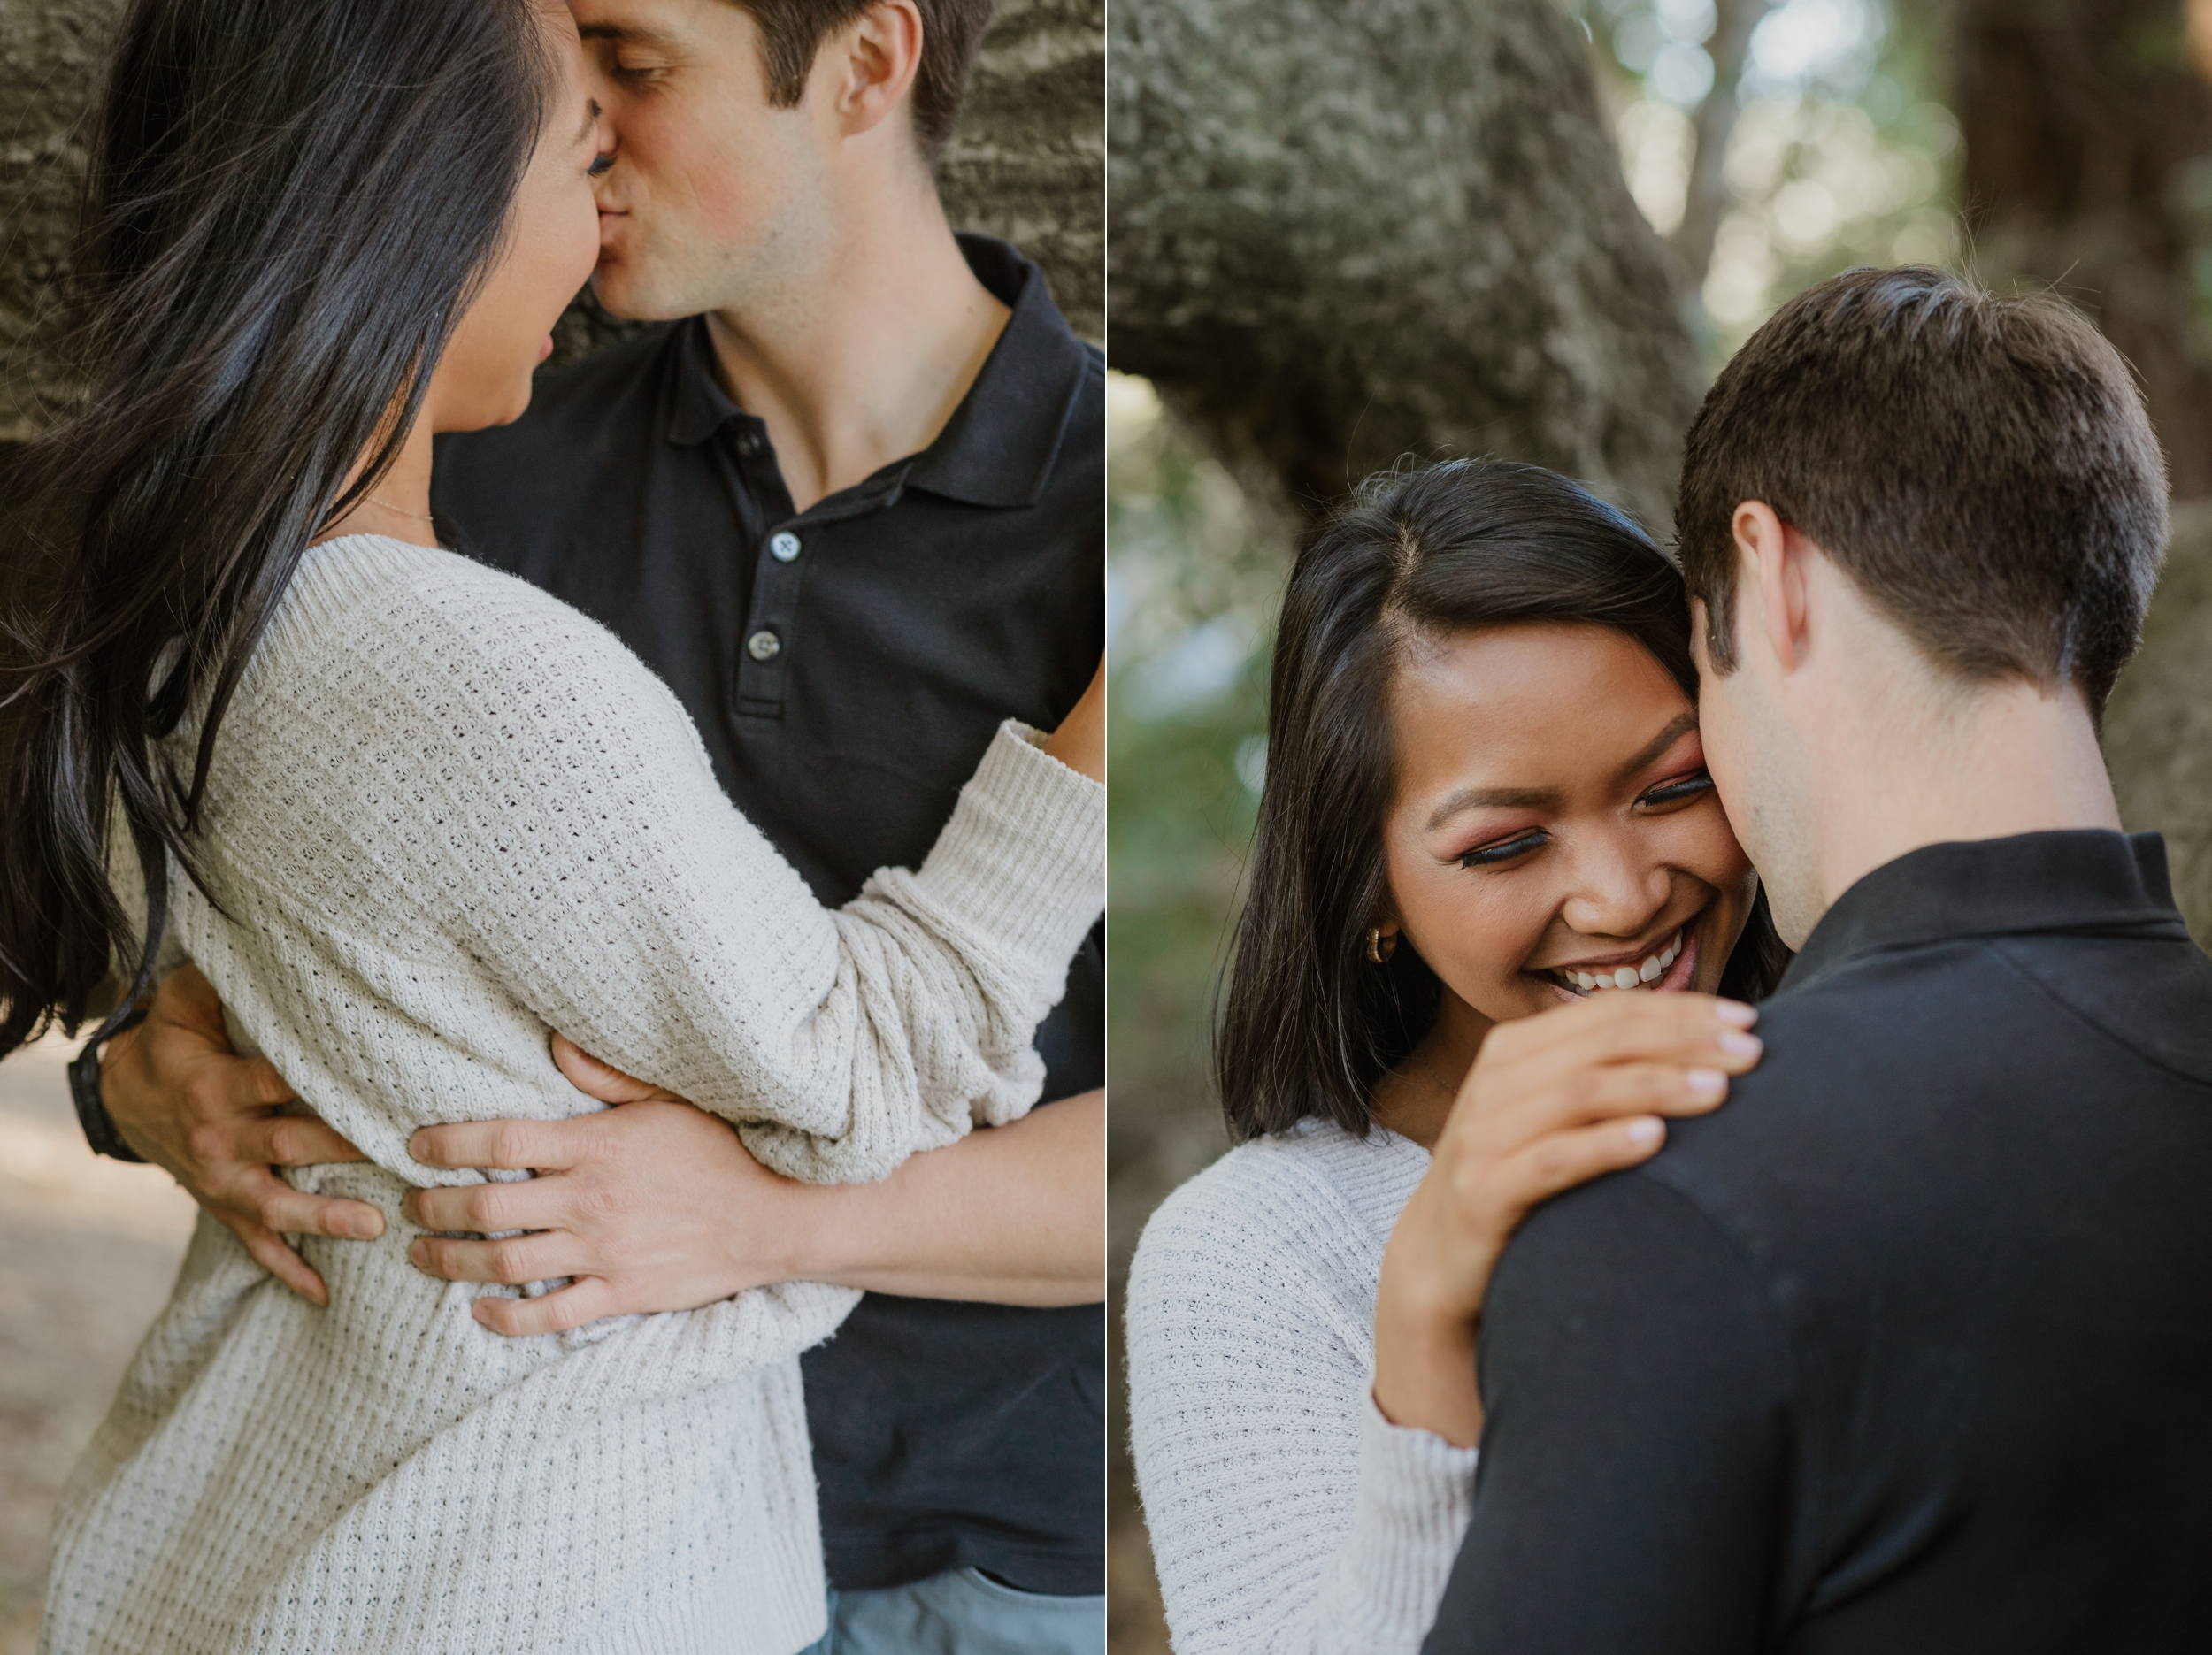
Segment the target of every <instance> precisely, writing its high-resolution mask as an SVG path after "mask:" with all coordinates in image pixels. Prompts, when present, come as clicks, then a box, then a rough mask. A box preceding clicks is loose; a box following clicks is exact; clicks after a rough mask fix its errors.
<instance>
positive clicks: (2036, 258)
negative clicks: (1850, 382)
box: [1955, 0, 2212, 500]
mask: <svg viewBox="0 0 2212 1655" xmlns="http://www.w3.org/2000/svg"><path fill="white" fill-rule="evenodd" d="M1955 61H1956V74H1957V91H1956V96H1955V104H1956V113H1957V115H1958V117H1959V124H1960V128H1961V131H1962V134H1963V135H1964V138H1965V142H1966V190H1965V197H1966V204H1967V209H1968V213H1969V220H1970V226H1971V227H1972V230H1973V241H1974V247H1975V255H1976V262H1977V264H1978V266H1979V267H1980V272H1981V274H1982V276H1983V278H1984V280H1990V281H1993V282H1996V281H2002V280H2006V279H2008V278H2010V277H2013V276H2027V277H2030V278H2032V279H2033V280H2037V281H2039V282H2047V283H2053V284H2055V285H2056V286H2057V287H2059V289H2060V291H2061V292H2062V293H2063V294H2065V295H2066V296H2067V297H2069V298H2070V299H2072V300H2073V301H2074V302H2075V303H2078V304H2080V305H2081V306H2082V307H2083V308H2084V309H2085V310H2088V311H2089V312H2090V313H2091V314H2092V315H2093V316H2094V317H2095V318H2097V321H2098V323H2099V325H2100V326H2101V327H2102V328H2103V329H2104V331H2105V333H2106V335H2107V336H2108V338H2110V339H2111V341H2112V342H2113V343H2114V344H2115V345H2116V346H2118V347H2119V349H2120V350H2121V351H2122V353H2123V354H2124V355H2125V356H2127V358H2128V360H2129V361H2131V362H2132V363H2133V364H2135V367H2136V371H2137V372H2139V373H2140V374H2141V375H2142V376H2143V386H2144V390H2145V392H2146V394H2147V396H2148V398H2149V402H2150V410H2151V418H2152V419H2153V420H2154V422H2155V423H2156V425H2157V427H2158V433H2159V436H2160V438H2161V440H2162V441H2163V442H2164V443H2165V445H2166V453H2167V457H2168V460H2169V463H2170V465H2171V467H2172V471H2173V484H2174V493H2175V494H2176V495H2177V497H2178V498H2180V499H2184V500H2200V499H2205V498H2208V497H2212V351H2208V349H2207V339H2206V332H2207V304H2206V295H2205V294H2204V293H2203V292H2202V291H2200V279H2199V278H2198V276H2197V274H2196V272H2195V269H2194V265H2195V264H2196V262H2197V260H2198V259H2199V258H2200V257H2202V251H2203V249H2206V248H2207V247H2208V245H2212V88H2207V86H2206V85H2205V83H2204V81H2203V80H2202V79H2200V77H2199V75H2198V74H2197V73H2195V72H2194V71H2193V68H2192V65H2191V63H2190V58H2189V42H2188V36H2187V34H2186V30H2185V12H2184V8H2183V7H2182V6H2181V5H2180V4H2177V0H1962V3H1961V4H1960V8H1959V11H1958V22H1957V27H1956V35H1955Z"/></svg>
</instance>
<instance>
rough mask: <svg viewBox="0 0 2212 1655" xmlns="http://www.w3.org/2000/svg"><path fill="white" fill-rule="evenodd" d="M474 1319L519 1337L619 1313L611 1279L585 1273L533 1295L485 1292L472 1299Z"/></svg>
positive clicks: (561, 1330) (580, 1325) (552, 1330)
mask: <svg viewBox="0 0 2212 1655" xmlns="http://www.w3.org/2000/svg"><path fill="white" fill-rule="evenodd" d="M473 1314H474V1315H475V1317H476V1319H477V1321H479V1322H481V1323H483V1324H484V1326H486V1327H488V1328H489V1329H491V1330H492V1331H493V1332H494V1333H502V1334H504V1335H506V1336H507V1337H509V1338H511V1339H512V1338H519V1337H522V1336H523V1335H525V1334H530V1333H566V1332H567V1331H568V1330H569V1329H571V1328H580V1327H582V1326H583V1325H584V1324H585V1323H586V1322H596V1321H598V1320H599V1318H600V1317H602V1316H613V1315H619V1314H622V1306H621V1304H620V1303H619V1302H618V1299H617V1296H616V1293H615V1291H614V1288H613V1286H612V1284H611V1283H608V1282H605V1281H603V1280H602V1279H601V1278H600V1277H598V1276H584V1277H583V1278H582V1279H580V1280H579V1281H576V1282H572V1283H570V1284H569V1285H568V1286H566V1287H564V1288H562V1289H560V1290H559V1291H557V1292H551V1293H545V1294H541V1296H540V1297H538V1298H536V1299H507V1298H503V1297H501V1296H500V1295H497V1294H492V1293H487V1294H486V1295H485V1296H484V1297H483V1298H481V1299H478V1300H477V1301H476V1308H475V1311H474V1313H473Z"/></svg>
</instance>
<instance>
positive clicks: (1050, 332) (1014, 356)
mask: <svg viewBox="0 0 2212 1655" xmlns="http://www.w3.org/2000/svg"><path fill="white" fill-rule="evenodd" d="M958 240H959V242H960V250H961V252H962V253H964V255H965V256H966V257H967V260H968V268H969V269H971V270H972V271H973V272H975V275H976V280H979V281H980V282H981V283H982V284H983V285H984V287H987V288H988V289H989V290H990V292H991V293H992V294H993V295H995V297H996V298H997V299H998V300H999V301H1000V302H1001V303H1003V304H1005V305H1006V306H1007V307H1008V308H1009V309H1010V310H1011V311H1012V312H1013V314H1012V315H1011V316H1010V317H1008V318H1007V320H1006V327H1005V330H1004V331H1003V332H1002V333H1000V334H999V337H998V342H997V343H996V344H995V345H994V346H993V347H992V348H991V354H990V356H987V358H985V360H984V364H983V367H982V370H981V372H979V373H978V374H977V375H976V379H975V383H974V384H973V385H972V386H970V387H968V394H967V395H965V396H964V397H963V398H961V400H960V406H959V407H958V408H956V409H955V410H953V415H952V418H951V419H949V421H947V422H946V425H945V428H944V429H943V430H942V431H941V432H939V433H937V440H936V441H934V442H933V443H931V444H930V445H929V447H928V448H926V449H924V450H923V451H922V452H921V453H920V454H918V455H917V456H913V457H912V458H910V459H907V460H902V461H899V462H897V463H896V464H895V466H892V467H887V468H886V469H887V471H889V470H896V471H902V486H903V487H907V488H923V489H927V490H928V491H929V492H930V493H932V494H941V495H943V496H944V497H946V498H947V499H950V500H958V501H962V502H966V503H968V504H970V505H977V506H1001V507H1016V506H1032V505H1034V504H1036V503H1037V502H1038V500H1039V499H1040V498H1041V496H1042V495H1043V494H1044V490H1045V484H1046V482H1047V481H1048V479H1049V478H1050V477H1051V475H1052V464H1053V461H1054V459H1055V458H1056V456H1057V455H1058V454H1059V451H1060V443H1061V440H1062V437H1063V435H1064V433H1065V432H1066V430H1067V426H1068V422H1069V420H1070V418H1071V417H1072V416H1073V414H1074V412H1075V410H1076V406H1077V403H1078V401H1079V398H1080V397H1081V395H1082V391H1083V382H1084V379H1085V378H1086V377H1087V374H1088V372H1089V368H1090V361H1089V353H1088V352H1087V351H1086V350H1085V349H1084V348H1083V344H1082V341H1080V340H1079V339H1077V338H1076V336H1075V333H1074V332H1073V330H1071V328H1070V327H1069V326H1068V325H1067V321H1066V318H1064V317H1063V316H1061V314H1060V310H1059V307H1058V306H1057V305H1056V304H1054V303H1053V302H1052V295H1050V294H1049V293H1048V292H1047V291H1046V290H1045V281H1044V276H1043V273H1042V272H1041V271H1039V270H1038V268H1037V266H1036V265H1035V264H1032V263H1031V262H1030V261H1029V260H1028V259H1026V258H1024V257H1022V256H1021V255H1020V254H1019V253H1018V252H1016V251H1015V250H1014V249H1012V248H1011V247H1010V246H1008V245H1007V244H1006V243H1005V242H1003V241H998V240H995V238H993V237H991V236H987V235H971V234H961V235H960V236H959V238H958ZM677 326H678V327H679V329H680V331H681V337H680V340H679V341H678V349H677V353H676V372H675V374H674V376H673V380H672V384H671V386H670V387H669V399H668V403H667V410H666V423H665V425H664V430H665V432H666V433H667V437H668V440H669V441H671V442H675V443H680V444H683V445H685V446H687V447H689V446H692V445H695V444H697V443H701V442H704V441H707V440H708V439H709V438H710V437H712V436H713V435H714V434H715V433H717V432H718V431H720V430H721V429H722V428H723V427H724V426H725V425H727V424H729V423H730V422H731V421H732V420H737V421H741V422H743V423H744V425H746V427H747V428H749V429H751V430H754V431H756V432H759V433H763V434H765V430H766V427H765V426H764V424H763V423H762V421H761V420H760V419H759V418H757V416H755V415H752V414H749V413H747V412H746V411H745V410H743V409H741V408H740V407H739V406H738V405H737V403H736V402H734V401H733V399H732V398H731V396H730V395H729V393H728V392H726V391H725V390H724V389H723V388H722V383H721V380H720V379H718V377H717V375H716V373H715V369H714V347H713V344H712V342H711V341H710V339H709V337H708V333H707V322H706V318H704V317H703V316H695V317H693V318H690V319H689V320H687V321H685V322H680V323H679V324H677Z"/></svg>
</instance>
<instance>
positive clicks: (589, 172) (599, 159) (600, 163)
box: [584, 149, 614, 178]
mask: <svg viewBox="0 0 2212 1655" xmlns="http://www.w3.org/2000/svg"><path fill="white" fill-rule="evenodd" d="M612 165H614V151H613V150H611V149H603V150H601V151H600V152H599V153H598V154H597V155H595V156H594V157H592V158H591V165H590V166H588V168H586V169H585V172H584V176H585V177H586V178H597V177H599V176H600V175H601V174H602V173H603V172H605V171H606V170H607V169H608V168H609V167H611V166H612Z"/></svg>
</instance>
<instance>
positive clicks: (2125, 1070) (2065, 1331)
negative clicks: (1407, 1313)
mask: <svg viewBox="0 0 2212 1655" xmlns="http://www.w3.org/2000/svg"><path fill="white" fill-rule="evenodd" d="M1761 1024H1762V1026H1761V1031H1760V1032H1761V1033H1762V1034H1763V1036H1764V1038H1765V1039H1766V1042H1767V1055H1766V1058H1765V1060H1764V1061H1763V1063H1762V1064H1761V1065H1760V1067H1759V1068H1758V1069H1756V1070H1755V1072H1754V1073H1752V1074H1751V1075H1749V1076H1747V1077H1745V1078H1744V1079H1742V1080H1740V1081H1739V1082H1737V1083H1736V1085H1735V1088H1734V1092H1733V1095H1732V1098H1731V1100H1730V1101H1729V1103H1728V1104H1727V1106H1726V1107H1724V1108H1723V1109H1721V1110H1720V1111H1719V1112H1718V1113H1717V1114H1715V1115H1711V1116H1709V1117H1708V1118H1706V1119H1703V1120H1699V1121H1693V1122H1680V1123H1678V1124H1676V1125H1675V1126H1674V1127H1673V1128H1672V1130H1671V1134H1670V1141H1669V1143H1668V1145H1667V1147H1666V1148H1665V1149H1664V1150H1663V1151H1662V1153H1660V1154H1659V1155H1658V1156H1657V1157H1656V1158H1655V1160H1654V1161H1651V1162H1649V1163H1648V1164H1647V1166H1645V1167H1643V1168H1639V1169H1637V1170H1635V1171H1633V1172H1630V1173H1626V1174H1624V1175H1621V1176H1616V1177H1613V1178H1609V1179H1607V1180H1605V1181H1603V1182H1601V1183H1599V1184H1592V1185H1590V1186H1588V1187H1587V1188H1585V1189H1583V1190H1580V1191H1575V1192H1573V1193H1572V1194H1570V1195H1568V1196H1566V1197H1563V1198H1562V1199H1560V1200H1558V1201H1556V1202H1555V1203H1553V1204H1552V1205H1551V1206H1549V1207H1546V1208H1544V1209H1543V1210H1542V1211H1541V1212H1540V1213H1538V1214H1536V1215H1535V1216H1534V1217H1533V1218H1532V1220H1531V1221H1530V1222H1529V1223H1528V1225H1527V1226H1526V1228H1525V1230H1523V1231H1522V1233H1521V1235H1520V1236H1519V1237H1518V1238H1517V1239H1516V1240H1515V1241H1514V1243H1513V1244H1512V1245H1510V1246H1509V1248H1508V1249H1507V1251H1506V1253H1505V1256H1504V1258H1503V1259H1502V1261H1501V1262H1500V1265H1499V1268H1498V1272H1497V1276H1496V1279H1495V1282H1494V1285H1493V1287H1492V1291H1491V1294H1490V1299H1489V1303H1488V1305H1487V1306H1486V1310H1485V1313H1484V1319H1483V1330H1482V1361H1481V1379H1482V1388H1483V1397H1484V1401H1485V1403H1486V1406H1487V1408H1488V1411H1489V1413H1488V1419H1487V1421H1486V1428H1485V1430H1484V1435H1483V1444H1482V1458H1481V1461H1480V1465H1479V1468H1478V1470H1477V1473H1476V1490H1475V1506H1474V1516H1473V1520H1472V1522H1471V1526H1470V1528H1469V1530H1468V1534H1467V1537H1466V1542H1465V1544H1464V1547H1463V1550H1462V1552H1461V1553H1460V1556H1459V1561H1458V1565H1457V1567H1456V1568H1455V1570H1454V1573H1453V1575H1452V1580H1451V1584H1450V1586H1449V1588H1448V1590H1447V1592H1446V1595H1445V1598H1444V1604H1443V1608H1442V1612H1441V1613H1440V1617H1439V1619H1438V1621H1437V1625H1436V1628H1435V1629H1434V1631H1433V1632H1432V1634H1431V1635H1430V1637H1429V1641H1428V1644H1427V1645H1426V1648H1427V1649H1428V1651H1432V1655H1451V1652H1455V1651H1484V1655H1493V1652H1494V1651H1508V1650H1509V1651H1514V1655H1545V1652H1549V1651H1559V1652H1561V1655H1566V1652H1568V1651H1571V1652H1572V1655H1612V1652H1618V1655H1629V1652H1631V1651H1632V1652H1633V1655H1675V1652H1677V1651H1679V1652H1680V1655H1693V1652H1694V1655H1737V1652H1739V1651H1793V1652H1801V1655H1813V1652H1814V1651H1817V1652H1818V1655H1861V1652H1863V1655H1877V1652H1878V1655H1903V1652H1911V1651H1927V1652H1928V1655H1983V1652H1984V1651H1986V1652H1987V1655H2043V1652H2047V1655H2082V1652H2083V1651H2098V1652H2099V1655H2135V1652H2138V1651H2140V1652H2141V1655H2150V1652H2151V1651H2159V1652H2161V1655H2165V1652H2168V1651H2179V1650H2194V1649H2203V1648H2205V1647H2207V1645H2208V1644H2212V1563H2208V1560H2207V1550H2208V1546H2212V962H2208V961H2207V960H2206V958H2205V956H2204V955H2203V954H2201V953H2200V951H2199V950H2198V949H2197V948H2196V947H2195V946H2193V944H2192V943H2191V942H2190V941H2189V939H2188V934H2187V932H2186V931H2184V929H2183V927H2182V922H2181V918H2180V916H2179V915H2178V914H2177V913H2176V912H2175V910H2174V906H2173V900H2172V897H2171V894H2170V890H2169V887H2168V885H2167V881H2166V862H2165V853H2164V849H2163V847H2162V845H2161V843H2160V841H2159V840H2158V839H2157V837H2156V836H2155V835H2154V834H2140V835H2138V836H2136V837H2134V838H2132V839H2128V838H2124V837H2122V836H2121V835H2120V834H2117V833H2102V832H2065V833H2036V834H2029V835H2024V836H2023V837H2020V838H2016V839H1996V840H1991V841H1987V842H1984V843H1976V844H1947V845H1936V846H1931V847H1927V848H1925V849H1923V850H1919V851H1916V852H1914V853H1912V854H1909V855H1907V856H1903V857H1901V858H1899V859H1898V860H1897V861H1896V862H1892V863H1890V864H1889V865H1888V866H1886V867H1884V868H1880V869H1878V870H1876V871H1874V872H1873V873H1870V874H1869V875H1868V876H1867V877H1865V878H1863V879H1862V880H1861V881H1859V883H1858V884H1857V885H1854V886H1853V887H1852V888H1851V889H1850V890H1849V891H1848V892H1847V893H1845V894H1844V896H1843V898H1842V899H1841V900H1839V902H1837V904H1836V905H1835V907H1834V908H1832V910H1831V911H1830V912H1829V913H1828V914H1827V915H1826V916H1824V918H1823V919H1822V920H1821V922H1820V923H1819V925H1818V926H1817V927H1816V928H1815V930H1814V931H1813V934H1812V936H1811V938H1810V939H1809V940H1808V942H1807V944H1806V946H1805V950H1804V952H1803V953H1801V954H1799V955H1798V957H1797V959H1796V961H1795V962H1793V964H1792V966H1791V968H1790V970H1789V974H1788V976H1787V977H1786V979H1785V981H1784V983H1783V985H1782V988H1781V990H1780V992H1778V994H1777V995H1776V996H1775V998H1774V999H1773V1000H1770V1002H1769V1003H1768V1006H1767V1008H1766V1011H1765V1015H1764V1016H1763V1018H1762V1020H1761Z"/></svg>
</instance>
